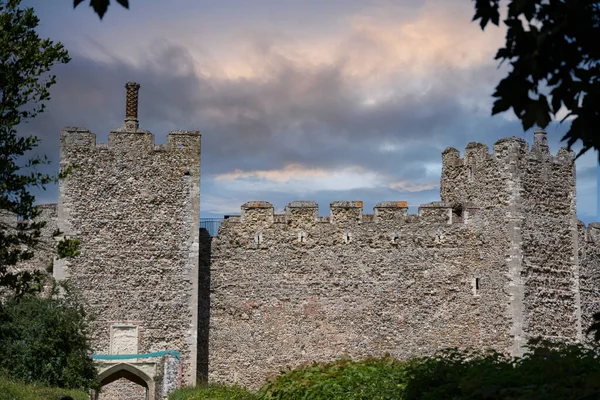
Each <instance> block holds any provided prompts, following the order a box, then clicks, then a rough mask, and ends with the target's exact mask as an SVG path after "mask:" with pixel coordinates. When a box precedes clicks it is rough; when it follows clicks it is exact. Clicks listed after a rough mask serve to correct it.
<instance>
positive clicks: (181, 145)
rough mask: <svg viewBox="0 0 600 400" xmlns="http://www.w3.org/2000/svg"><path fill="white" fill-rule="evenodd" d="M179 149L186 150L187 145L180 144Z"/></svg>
mask: <svg viewBox="0 0 600 400" xmlns="http://www.w3.org/2000/svg"><path fill="white" fill-rule="evenodd" d="M177 148H178V149H185V144H183V143H179V144H178V145H177Z"/></svg>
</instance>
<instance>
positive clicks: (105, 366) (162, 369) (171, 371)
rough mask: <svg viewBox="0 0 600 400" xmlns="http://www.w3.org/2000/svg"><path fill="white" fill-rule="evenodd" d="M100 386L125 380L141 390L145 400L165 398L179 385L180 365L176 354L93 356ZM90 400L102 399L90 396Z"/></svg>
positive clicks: (171, 352) (98, 396)
mask: <svg viewBox="0 0 600 400" xmlns="http://www.w3.org/2000/svg"><path fill="white" fill-rule="evenodd" d="M93 358H94V360H95V362H96V367H97V369H98V378H99V380H100V383H101V385H102V386H105V385H109V384H111V383H113V382H116V381H118V380H119V379H122V378H124V379H126V380H128V381H130V382H133V383H135V384H137V385H139V386H141V387H142V388H144V389H145V393H146V395H145V398H146V400H161V399H166V398H167V397H168V395H169V394H170V393H171V392H172V391H174V390H175V389H177V388H179V387H180V386H181V363H180V356H179V353H178V352H177V351H161V352H156V353H149V354H118V355H104V354H97V355H94V356H93ZM92 399H94V400H99V399H102V396H101V393H93V394H92Z"/></svg>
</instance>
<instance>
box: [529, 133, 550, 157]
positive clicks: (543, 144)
mask: <svg viewBox="0 0 600 400" xmlns="http://www.w3.org/2000/svg"><path fill="white" fill-rule="evenodd" d="M532 150H534V151H535V152H536V153H541V154H550V148H549V147H548V136H547V135H546V131H545V130H544V129H536V130H535V131H534V132H533V147H532Z"/></svg>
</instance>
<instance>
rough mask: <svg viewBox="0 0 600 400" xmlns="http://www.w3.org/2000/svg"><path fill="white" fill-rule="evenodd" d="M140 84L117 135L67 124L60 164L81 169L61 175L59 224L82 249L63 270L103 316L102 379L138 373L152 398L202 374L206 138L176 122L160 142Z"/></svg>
mask: <svg viewBox="0 0 600 400" xmlns="http://www.w3.org/2000/svg"><path fill="white" fill-rule="evenodd" d="M139 88H140V85H139V84H137V83H134V82H129V83H127V85H126V89H127V101H126V118H125V123H124V124H123V126H122V127H120V128H118V129H116V130H114V131H112V132H110V133H109V137H108V143H96V135H95V134H94V133H92V132H90V131H89V130H87V129H85V128H75V127H67V128H64V129H63V131H62V132H61V135H60V166H61V169H63V170H64V169H65V168H67V167H75V169H74V171H73V173H71V174H70V175H69V177H68V178H67V179H65V180H63V181H61V182H60V189H59V205H58V228H59V229H60V230H61V231H63V232H64V233H65V234H66V235H68V236H69V237H73V238H77V239H79V240H80V241H81V249H80V255H79V256H77V257H76V258H74V259H70V260H69V261H68V262H64V261H63V262H61V263H58V265H56V266H55V272H54V274H55V277H57V278H60V279H67V280H69V281H70V282H71V283H72V284H73V285H74V286H75V287H77V288H78V289H79V290H80V292H81V294H82V295H83V296H84V298H85V301H86V303H87V305H88V308H87V309H88V311H89V312H90V313H92V314H93V315H94V316H95V321H94V322H93V326H92V328H93V329H92V338H93V346H94V351H95V356H96V358H97V360H99V362H103V363H105V364H106V365H104V364H103V365H102V368H104V367H106V368H104V370H102V368H101V372H102V373H101V378H102V379H104V381H103V383H110V382H112V381H114V380H115V379H116V378H119V377H120V376H125V377H126V378H127V377H128V379H130V380H133V381H134V382H137V380H139V381H140V382H142V383H144V382H145V386H146V389H147V390H149V391H150V392H151V393H150V398H152V399H153V398H163V397H164V396H166V394H167V393H168V391H170V390H172V389H173V388H174V387H176V386H178V385H180V384H181V382H183V384H188V385H194V384H195V382H196V369H197V366H196V364H197V360H196V357H197V349H196V348H197V307H198V306H197V305H198V246H199V243H198V240H199V237H198V234H199V213H200V139H201V138H200V133H199V132H198V131H172V132H170V133H169V134H168V135H167V140H166V144H163V145H156V144H155V143H154V135H153V134H152V133H150V132H148V131H146V130H143V129H140V128H139V121H138V91H139ZM131 355H137V357H131ZM152 355H154V356H155V357H151V356H152ZM116 356H118V357H116ZM168 356H173V357H174V358H175V359H174V360H171V361H173V362H174V363H175V364H174V365H175V366H174V367H172V368H171V367H169V366H168V365H167V364H168V363H169V362H171V361H169V360H170V358H169V357H168ZM157 357H158V358H157ZM161 357H162V358H161ZM179 364H180V365H179ZM177 365H179V366H180V369H179V368H177ZM111 368H112V369H111ZM136 379H137V380H136ZM159 380H161V382H162V383H160V384H159V383H157V382H159ZM150 386H153V388H152V390H150ZM101 398H102V397H101ZM131 398H135V397H134V396H133V394H132V396H131ZM142 398H143V397H142Z"/></svg>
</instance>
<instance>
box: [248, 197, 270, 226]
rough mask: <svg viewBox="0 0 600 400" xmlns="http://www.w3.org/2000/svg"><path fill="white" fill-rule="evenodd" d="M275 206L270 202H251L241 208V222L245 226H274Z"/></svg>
mask: <svg viewBox="0 0 600 400" xmlns="http://www.w3.org/2000/svg"><path fill="white" fill-rule="evenodd" d="M273 214H274V209H273V204H271V203H269V202H268V201H249V202H247V203H244V204H243V205H242V207H241V214H240V220H241V222H242V223H244V224H259V225H263V224H268V225H270V224H272V223H273Z"/></svg>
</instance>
